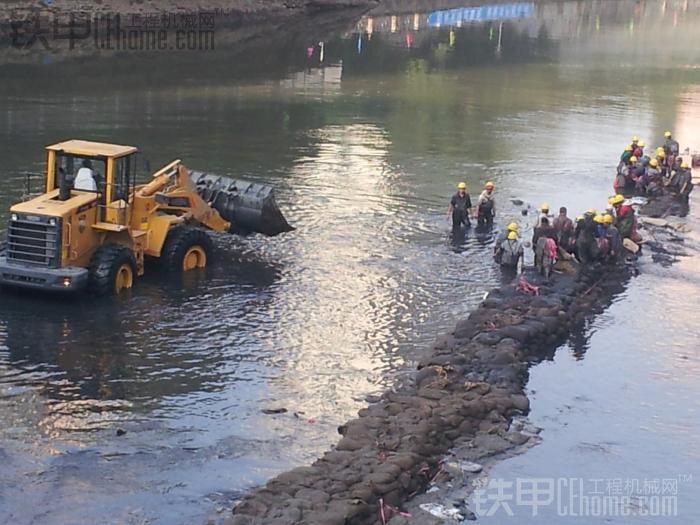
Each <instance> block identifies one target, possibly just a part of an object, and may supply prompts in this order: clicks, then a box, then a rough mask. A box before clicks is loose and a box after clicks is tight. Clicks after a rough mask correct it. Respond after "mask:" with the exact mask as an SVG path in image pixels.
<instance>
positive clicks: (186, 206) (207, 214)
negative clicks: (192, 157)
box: [137, 159, 231, 232]
mask: <svg viewBox="0 0 700 525" xmlns="http://www.w3.org/2000/svg"><path fill="white" fill-rule="evenodd" d="M154 195H155V198H156V202H157V204H158V210H162V211H164V212H166V213H168V212H169V213H176V214H178V215H180V216H181V217H182V218H183V219H184V220H187V219H192V220H194V221H196V222H198V223H200V224H201V225H202V226H204V227H206V228H208V229H210V230H213V231H216V232H227V231H229V230H230V229H231V223H230V222H229V221H227V220H225V219H223V218H222V217H221V215H220V214H219V212H218V211H217V210H216V209H214V208H212V207H211V206H210V205H209V203H207V202H205V200H204V199H203V198H202V197H200V195H199V193H197V189H196V187H195V185H194V183H193V182H192V179H191V178H190V176H189V172H188V170H187V168H186V167H185V166H184V165H183V164H182V161H180V160H179V159H178V160H174V161H173V162H171V163H170V164H168V165H166V166H164V167H163V168H161V169H160V170H158V171H157V172H156V173H154V174H153V180H151V182H149V183H148V184H147V185H145V186H142V187H141V188H139V189H138V190H137V198H138V197H143V198H148V197H151V196H154Z"/></svg>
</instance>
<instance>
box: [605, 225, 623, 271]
mask: <svg viewBox="0 0 700 525" xmlns="http://www.w3.org/2000/svg"><path fill="white" fill-rule="evenodd" d="M603 224H605V236H606V237H607V238H608V261H610V262H614V261H616V260H617V259H618V258H619V257H620V255H621V254H622V248H623V246H622V237H621V236H620V230H618V229H617V226H615V217H613V216H612V215H610V214H609V213H606V214H605V215H603Z"/></svg>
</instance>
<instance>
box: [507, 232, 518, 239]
mask: <svg viewBox="0 0 700 525" xmlns="http://www.w3.org/2000/svg"><path fill="white" fill-rule="evenodd" d="M517 239H518V234H517V233H515V232H510V233H509V234H508V240H509V241H515V240H517Z"/></svg>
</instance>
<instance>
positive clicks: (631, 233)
mask: <svg viewBox="0 0 700 525" xmlns="http://www.w3.org/2000/svg"><path fill="white" fill-rule="evenodd" d="M610 204H612V205H613V207H614V208H615V217H616V221H615V225H616V226H617V229H618V230H619V231H620V236H621V237H622V239H631V240H632V241H634V242H638V241H639V240H640V239H639V235H638V234H637V217H636V216H635V213H634V208H632V206H631V205H629V204H625V197H624V196H623V195H620V194H617V195H615V196H614V197H612V198H611V199H610Z"/></svg>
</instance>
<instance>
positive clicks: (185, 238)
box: [161, 226, 213, 272]
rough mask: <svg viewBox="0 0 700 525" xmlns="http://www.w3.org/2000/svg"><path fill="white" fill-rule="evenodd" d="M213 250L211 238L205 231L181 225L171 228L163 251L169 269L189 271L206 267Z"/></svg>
mask: <svg viewBox="0 0 700 525" xmlns="http://www.w3.org/2000/svg"><path fill="white" fill-rule="evenodd" d="M212 251H213V245H212V242H211V238H210V237H209V235H207V233H206V232H205V231H203V230H200V229H199V228H191V227H187V226H179V227H177V228H174V229H173V230H170V232H169V233H168V237H167V239H166V240H165V246H163V250H162V251H161V253H162V258H163V262H164V263H165V267H166V268H167V269H169V270H171V271H182V272H187V271H189V270H194V269H197V268H205V267H206V266H207V261H208V260H209V259H210V256H211V253H212Z"/></svg>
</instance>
